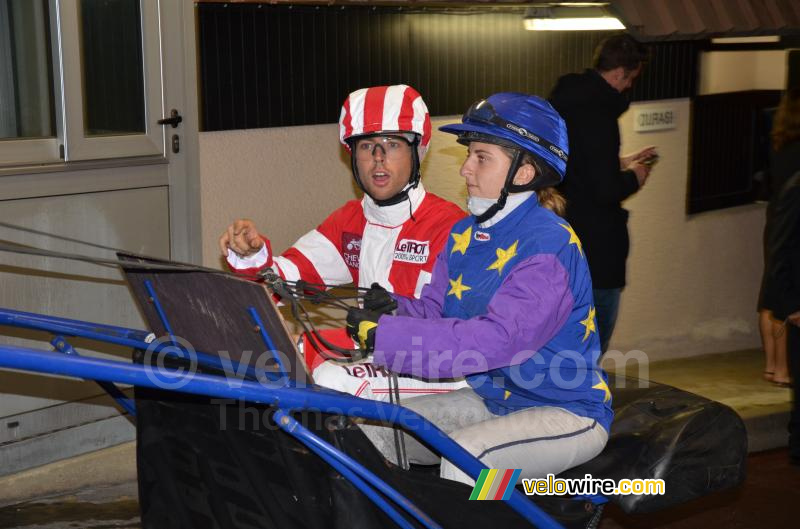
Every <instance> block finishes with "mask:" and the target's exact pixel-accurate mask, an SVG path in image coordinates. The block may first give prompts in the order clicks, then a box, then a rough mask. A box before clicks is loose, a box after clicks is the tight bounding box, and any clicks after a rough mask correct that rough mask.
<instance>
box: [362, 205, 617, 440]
mask: <svg viewBox="0 0 800 529" xmlns="http://www.w3.org/2000/svg"><path fill="white" fill-rule="evenodd" d="M397 299H398V304H399V308H398V311H397V316H382V317H381V318H380V320H379V322H378V327H377V329H376V338H375V355H374V360H373V361H374V363H375V364H379V365H383V366H386V367H388V368H389V369H391V370H392V371H395V372H398V373H407V374H411V375H415V376H419V377H423V378H428V379H439V378H454V377H460V376H466V378H467V381H468V382H469V384H470V386H471V387H472V388H473V389H474V390H475V392H477V393H478V394H479V395H480V396H481V397H483V399H484V401H485V403H486V406H487V407H488V409H489V410H490V411H492V412H493V413H495V414H497V415H505V414H507V413H510V412H513V411H517V410H520V409H524V408H529V407H532V406H557V407H561V408H565V409H567V410H569V411H571V412H573V413H575V414H576V415H580V416H583V417H589V418H592V419H595V420H597V421H598V422H599V423H600V424H601V425H602V426H603V427H604V428H605V429H606V430H608V429H609V427H610V425H611V419H612V417H613V412H612V411H611V394H610V392H609V390H608V386H607V383H606V382H607V378H606V375H605V373H604V372H603V371H602V370H601V369H600V367H599V366H598V364H597V359H598V356H599V350H600V342H599V339H598V336H597V326H596V322H595V309H594V306H593V301H592V282H591V278H590V276H589V268H588V266H587V264H586V257H585V255H584V253H583V249H582V248H581V243H580V241H579V240H578V237H577V236H576V235H575V232H574V231H572V228H571V227H570V226H569V224H567V222H566V221H565V220H564V219H562V218H561V217H559V216H557V215H556V214H555V213H553V212H552V211H550V210H548V209H546V208H543V207H541V206H539V203H538V201H537V199H536V194H535V193H534V194H533V195H532V196H531V198H530V199H528V200H526V201H525V202H523V203H522V204H521V205H519V206H518V207H517V208H516V209H515V210H514V211H512V212H511V213H510V214H508V216H506V217H505V218H503V219H502V220H500V221H499V222H498V223H497V224H495V225H493V226H491V227H488V228H485V229H484V228H480V227H479V226H478V225H477V223H476V222H475V217H474V216H470V217H467V218H465V219H463V220H461V221H459V222H458V223H456V225H455V226H454V227H453V229H452V231H451V233H450V239H449V241H448V243H447V245H446V247H445V249H444V250H443V252H442V253H441V254H440V255H439V257H438V259H437V261H436V265H435V267H434V269H433V278H432V280H431V283H430V284H429V285H427V286H426V287H425V288H424V289H423V290H422V296H421V298H420V299H411V298H405V297H401V296H398V297H397Z"/></svg>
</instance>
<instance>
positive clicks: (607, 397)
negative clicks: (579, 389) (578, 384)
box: [592, 373, 611, 402]
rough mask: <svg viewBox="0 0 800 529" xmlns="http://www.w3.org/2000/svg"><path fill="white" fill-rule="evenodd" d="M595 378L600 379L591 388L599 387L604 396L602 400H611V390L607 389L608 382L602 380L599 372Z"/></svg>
mask: <svg viewBox="0 0 800 529" xmlns="http://www.w3.org/2000/svg"><path fill="white" fill-rule="evenodd" d="M597 378H598V379H600V381H599V382H598V383H597V384H595V385H594V386H592V389H599V390H600V391H602V392H603V393H605V397H603V402H608V401H609V400H611V390H610V389H608V384H606V381H605V380H603V377H601V376H600V374H599V373H598V375H597Z"/></svg>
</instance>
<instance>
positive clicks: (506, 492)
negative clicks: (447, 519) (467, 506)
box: [469, 468, 522, 500]
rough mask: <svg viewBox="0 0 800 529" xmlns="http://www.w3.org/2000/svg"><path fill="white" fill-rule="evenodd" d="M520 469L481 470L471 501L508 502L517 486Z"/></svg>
mask: <svg viewBox="0 0 800 529" xmlns="http://www.w3.org/2000/svg"><path fill="white" fill-rule="evenodd" d="M521 472H522V470H521V469H519V468H516V469H514V468H510V469H497V468H485V469H483V470H481V475H480V476H478V481H476V482H475V488H474V489H472V494H471V495H470V497H469V499H471V500H507V499H509V498H511V493H512V492H513V491H514V485H516V484H517V480H518V479H519V475H520V473H521Z"/></svg>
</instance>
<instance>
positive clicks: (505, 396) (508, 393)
mask: <svg viewBox="0 0 800 529" xmlns="http://www.w3.org/2000/svg"><path fill="white" fill-rule="evenodd" d="M510 396H511V392H510V391H508V390H505V391H504V392H503V400H508V397H510Z"/></svg>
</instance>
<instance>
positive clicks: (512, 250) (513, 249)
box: [486, 240, 519, 274]
mask: <svg viewBox="0 0 800 529" xmlns="http://www.w3.org/2000/svg"><path fill="white" fill-rule="evenodd" d="M518 242H519V241H518V240H516V241H514V244H512V245H511V246H509V247H508V248H506V249H505V250H503V249H502V248H498V249H497V261H495V262H493V263H492V264H490V265H489V268H487V269H486V270H497V273H498V274H502V273H503V267H504V266H505V265H506V263H507V262H509V261H510V260H511V258H512V257H514V256H515V255H517V243H518Z"/></svg>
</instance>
